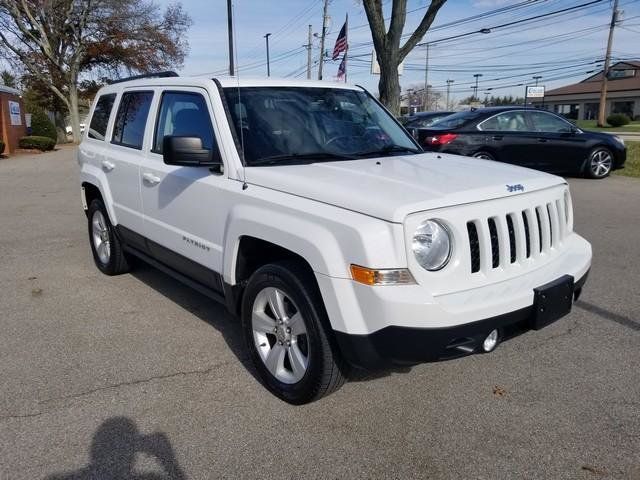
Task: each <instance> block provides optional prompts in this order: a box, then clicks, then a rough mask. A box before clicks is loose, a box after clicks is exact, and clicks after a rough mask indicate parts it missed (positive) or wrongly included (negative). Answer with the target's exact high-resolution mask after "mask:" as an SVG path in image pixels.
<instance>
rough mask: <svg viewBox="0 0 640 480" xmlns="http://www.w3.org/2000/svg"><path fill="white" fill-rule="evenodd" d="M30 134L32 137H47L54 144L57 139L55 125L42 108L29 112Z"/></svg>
mask: <svg viewBox="0 0 640 480" xmlns="http://www.w3.org/2000/svg"><path fill="white" fill-rule="evenodd" d="M31 135H33V136H34V137H49V138H50V139H51V140H53V144H54V145H55V144H56V142H57V141H58V132H57V131H56V127H55V125H54V124H53V123H52V122H51V120H49V117H48V116H47V114H46V113H44V111H43V110H35V111H34V112H33V113H32V114H31Z"/></svg>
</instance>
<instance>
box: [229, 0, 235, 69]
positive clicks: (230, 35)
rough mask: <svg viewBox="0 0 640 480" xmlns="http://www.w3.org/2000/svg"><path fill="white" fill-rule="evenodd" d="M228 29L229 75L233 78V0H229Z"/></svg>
mask: <svg viewBox="0 0 640 480" xmlns="http://www.w3.org/2000/svg"><path fill="white" fill-rule="evenodd" d="M227 29H228V31H229V75H230V76H232V77H233V74H234V72H235V67H234V65H233V12H232V9H231V0H227Z"/></svg>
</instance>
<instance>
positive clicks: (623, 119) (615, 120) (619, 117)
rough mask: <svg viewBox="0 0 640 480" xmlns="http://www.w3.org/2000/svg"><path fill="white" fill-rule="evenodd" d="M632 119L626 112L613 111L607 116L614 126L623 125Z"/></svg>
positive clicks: (609, 122) (608, 121) (610, 123)
mask: <svg viewBox="0 0 640 480" xmlns="http://www.w3.org/2000/svg"><path fill="white" fill-rule="evenodd" d="M630 121H631V120H629V117H627V116H626V115H625V114H624V113H613V114H611V115H609V116H608V117H607V123H608V124H609V125H611V126H612V127H622V126H623V125H626V124H628V123H629V122H630Z"/></svg>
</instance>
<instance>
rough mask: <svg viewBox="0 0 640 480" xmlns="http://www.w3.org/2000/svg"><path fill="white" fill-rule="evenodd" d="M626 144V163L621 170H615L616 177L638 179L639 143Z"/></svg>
mask: <svg viewBox="0 0 640 480" xmlns="http://www.w3.org/2000/svg"><path fill="white" fill-rule="evenodd" d="M626 143H627V161H626V162H625V164H624V168H623V169H622V170H616V171H615V172H614V173H615V174H616V175H625V176H627V177H638V178H640V142H626Z"/></svg>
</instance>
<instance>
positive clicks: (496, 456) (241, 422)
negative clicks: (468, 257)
mask: <svg viewBox="0 0 640 480" xmlns="http://www.w3.org/2000/svg"><path fill="white" fill-rule="evenodd" d="M570 183H571V189H572V192H573V199H574V206H575V218H576V222H575V223H576V230H577V231H579V232H580V233H581V234H583V235H584V236H585V237H586V238H587V239H588V240H590V241H591V242H592V244H593V248H594V253H595V257H594V262H593V267H592V271H591V275H590V278H589V282H588V283H587V286H586V288H585V290H584V293H583V297H582V299H581V300H580V302H579V303H578V304H576V305H575V307H574V310H573V312H572V313H571V315H570V316H568V317H565V318H564V319H562V320H560V321H559V322H557V323H555V324H553V325H551V326H550V327H548V328H546V329H544V330H541V331H539V332H530V333H528V334H525V335H523V336H520V337H518V338H516V339H514V340H512V341H510V342H507V343H505V344H503V345H501V346H500V347H499V348H498V349H497V350H496V351H495V352H493V353H492V354H490V355H476V356H471V357H466V358H463V359H459V360H454V361H449V362H443V363H432V364H425V365H420V366H417V367H414V368H411V369H407V370H406V371H395V372H383V373H380V374H375V375H362V374H359V375H357V376H356V377H355V378H354V379H353V381H351V382H350V383H347V384H346V385H345V386H344V387H343V388H342V389H341V390H340V391H338V392H337V393H336V394H334V395H331V396H330V397H327V398H325V399H323V400H321V401H320V402H317V403H314V404H311V405H306V406H302V407H292V406H290V405H288V404H285V403H283V402H281V401H279V400H278V399H276V398H275V397H273V396H272V395H270V394H269V393H268V392H267V391H266V390H265V389H264V388H263V387H262V386H261V385H260V384H259V383H258V381H257V380H256V379H255V378H254V376H253V374H252V369H251V367H250V366H249V365H248V361H247V357H246V354H245V352H244V349H243V345H242V339H241V336H240V330H239V328H237V326H236V325H235V324H234V320H233V318H231V317H230V316H229V315H228V314H226V313H225V310H224V309H223V308H222V307H221V306H219V305H217V304H216V303H214V302H213V301H211V300H209V299H207V298H205V297H203V296H202V295H200V294H198V293H196V292H194V291H192V290H190V289H189V288H187V287H183V286H182V285H180V284H178V283H176V282H175V281H173V280H171V279H170V278H169V277H167V276H165V275H164V274H162V273H160V272H158V271H156V270H154V269H152V268H150V267H147V266H144V265H142V266H140V267H139V268H138V269H137V270H136V271H135V272H133V273H131V274H127V275H123V276H119V277H106V276H104V275H102V274H101V273H99V271H98V270H97V269H96V268H95V267H94V265H93V263H92V259H91V254H90V250H89V244H88V241H87V234H86V220H85V216H84V214H83V212H82V208H81V205H80V194H79V185H78V181H77V164H76V162H75V156H74V152H73V149H71V148H62V149H60V150H59V151H57V152H53V153H48V154H42V155H33V156H19V157H13V158H10V159H0V392H1V394H0V480H13V479H38V478H56V479H58V478H60V479H72V478H73V479H85V478H87V479H88V478H101V479H102V478H104V479H123V478H177V479H183V478H189V479H214V478H237V477H246V478H267V477H270V478H292V479H297V478H354V477H355V478H429V479H460V478H465V479H466V478H468V479H471V478H474V479H475V478H482V479H497V478H504V479H515V478H527V479H540V478H545V479H546V478H548V479H564V478H567V479H569V478H571V479H574V478H577V479H583V478H584V479H598V478H624V479H640V295H638V291H637V289H638V282H639V281H640V253H639V251H638V247H639V243H640V181H638V180H635V179H631V178H625V177H615V176H614V177H611V178H608V179H605V180H603V181H589V180H582V179H570Z"/></svg>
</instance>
